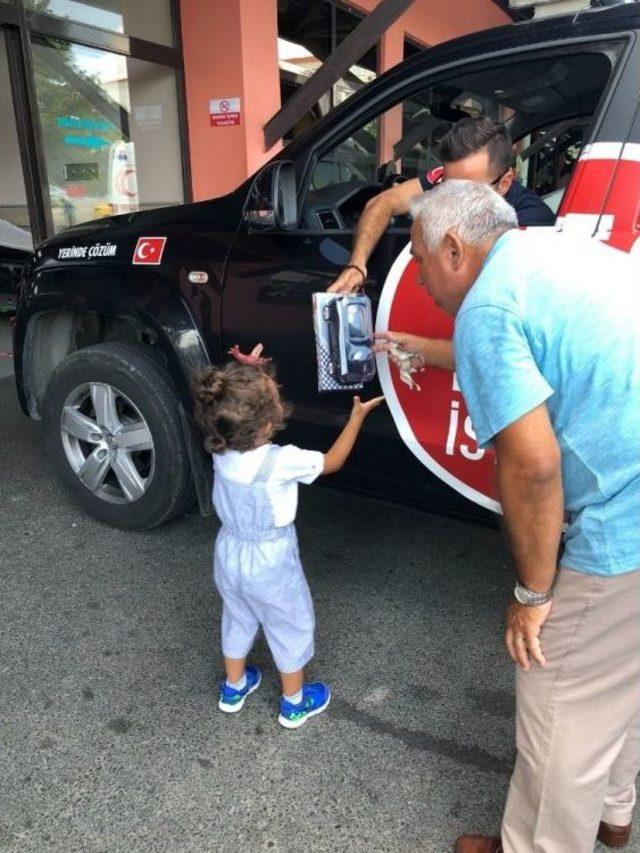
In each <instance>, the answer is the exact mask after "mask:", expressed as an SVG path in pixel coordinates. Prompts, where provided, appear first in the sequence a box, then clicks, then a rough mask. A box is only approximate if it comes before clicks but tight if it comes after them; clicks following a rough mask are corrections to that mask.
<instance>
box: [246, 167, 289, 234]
mask: <svg viewBox="0 0 640 853" xmlns="http://www.w3.org/2000/svg"><path fill="white" fill-rule="evenodd" d="M245 220H246V221H247V222H248V223H249V224H250V225H252V226H254V227H255V228H265V229H266V228H278V229H282V230H285V231H287V230H290V229H291V228H295V227H296V225H297V224H298V200H297V194H296V172H295V166H294V165H293V163H292V162H291V161H290V160H276V161H275V162H273V163H270V164H269V165H268V166H266V167H265V168H264V169H263V170H262V171H261V172H259V173H258V174H257V175H256V178H255V180H254V182H253V184H252V186H251V189H250V190H249V197H248V199H247V204H246V208H245Z"/></svg>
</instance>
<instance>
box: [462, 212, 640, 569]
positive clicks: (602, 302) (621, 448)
mask: <svg viewBox="0 0 640 853" xmlns="http://www.w3.org/2000/svg"><path fill="white" fill-rule="evenodd" d="M639 260H640V258H639V257H638V256H636V257H635V259H634V258H633V257H631V256H630V255H628V254H626V253H624V252H620V251H617V250H616V249H612V248H610V247H608V246H605V245H604V244H602V243H600V242H599V241H597V240H592V239H589V238H575V237H569V236H568V235H562V234H557V233H555V232H553V231H551V230H547V229H536V228H534V229H531V230H528V231H518V230H513V231H509V232H507V233H506V234H503V235H502V237H500V238H499V239H498V240H497V241H496V243H495V245H494V247H493V248H492V250H491V252H490V253H489V255H488V256H487V259H486V261H485V263H484V266H483V268H482V271H481V273H480V275H479V276H478V278H477V280H476V282H475V283H474V285H473V287H472V288H471V290H470V291H469V292H468V294H467V296H466V297H465V299H464V302H463V303H462V306H461V308H460V311H459V312H458V315H457V317H456V324H455V334H454V348H455V359H456V372H457V375H458V381H459V384H460V388H461V390H462V393H463V395H464V398H465V401H466V403H467V407H468V409H469V414H470V415H471V420H472V422H473V425H474V428H475V431H476V435H477V438H478V442H479V444H480V445H486V444H488V443H490V442H491V439H492V438H493V436H495V435H496V433H498V432H500V430H502V429H504V428H505V427H506V426H508V425H509V424H511V423H513V422H514V421H516V420H518V419H519V418H521V417H522V416H523V415H525V414H526V413H527V412H530V411H531V410H532V409H534V408H536V406H539V405H540V404H541V403H542V402H544V401H546V404H547V407H548V410H549V415H550V417H551V423H552V425H553V429H554V432H555V435H556V438H557V440H558V443H559V446H560V450H561V453H562V479H563V487H564V498H565V506H566V509H567V511H568V514H569V526H568V530H567V533H566V536H565V550H564V555H563V557H562V560H561V565H563V566H566V567H567V568H570V569H576V570H578V571H583V572H592V573H595V574H602V575H615V574H621V573H623V572H628V571H633V570H634V569H640V263H639Z"/></svg>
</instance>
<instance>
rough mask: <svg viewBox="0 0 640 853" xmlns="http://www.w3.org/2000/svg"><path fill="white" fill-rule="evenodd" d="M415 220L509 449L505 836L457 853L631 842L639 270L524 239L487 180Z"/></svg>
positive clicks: (470, 378)
mask: <svg viewBox="0 0 640 853" xmlns="http://www.w3.org/2000/svg"><path fill="white" fill-rule="evenodd" d="M412 213H413V216H414V224H413V228H412V232H411V240H412V252H413V255H414V257H415V258H416V261H417V262H418V264H419V267H420V275H421V282H422V284H423V286H424V287H426V288H427V289H428V290H429V292H430V293H431V295H432V296H433V298H434V299H435V301H436V303H437V304H438V305H439V306H440V307H441V308H442V309H443V310H444V311H446V312H447V313H448V314H450V315H452V316H454V317H455V334H454V347H453V349H454V359H455V367H456V371H457V375H458V381H459V384H460V387H461V389H462V392H463V394H464V397H465V400H466V403H467V407H468V409H469V412H470V415H471V419H472V421H473V425H474V428H475V431H476V435H477V438H478V442H479V444H480V445H481V446H486V445H488V444H492V445H493V447H494V450H495V454H496V460H497V476H498V488H499V493H500V500H501V504H502V509H503V512H504V519H505V523H506V530H507V534H508V537H509V540H510V545H511V549H512V552H513V557H514V561H515V569H516V574H517V583H516V586H515V591H514V597H513V600H512V601H511V602H510V604H509V606H508V611H507V629H506V645H507V649H508V651H509V654H510V655H511V657H512V658H513V660H514V662H515V663H516V664H517V667H516V670H517V671H516V706H517V748H518V753H517V760H516V766H515V770H514V773H513V776H512V779H511V784H510V788H509V794H508V798H507V803H506V808H505V812H504V819H503V824H502V831H501V837H489V836H482V835H467V836H462V837H461V838H459V839H458V840H457V842H456V845H455V851H456V853H592V851H593V849H594V845H595V843H596V838H597V839H599V840H600V841H601V842H603V843H604V844H606V845H608V846H610V847H623V846H624V845H625V844H626V843H627V841H628V838H629V835H630V832H631V818H632V811H633V806H634V803H635V779H636V775H637V773H638V770H639V768H640V276H638V270H637V267H636V265H634V260H633V258H632V257H631V256H629V255H627V254H625V253H623V252H618V251H617V250H615V249H612V248H610V247H608V246H605V245H603V244H601V243H599V242H598V241H596V240H591V239H588V238H583V239H578V238H575V237H569V236H568V235H562V234H557V233H555V232H553V231H552V230H551V229H530V230H527V231H522V230H518V228H517V227H516V225H517V223H516V217H515V214H514V211H513V208H511V207H510V206H509V205H508V204H507V203H506V202H505V201H504V199H502V198H501V197H500V196H499V195H498V194H497V193H495V192H493V191H492V190H491V188H490V187H488V186H486V185H484V184H479V183H475V182H471V181H447V182H445V183H443V184H442V185H441V186H439V187H436V188H435V189H433V190H432V191H431V192H430V193H427V194H426V195H425V196H423V197H421V198H420V199H419V200H417V201H416V202H415V203H414V205H413V209H412ZM636 260H637V259H636ZM387 340H388V341H394V342H396V343H398V342H399V343H400V344H401V345H402V344H403V343H405V345H407V344H408V343H409V342H410V343H411V344H412V345H414V346H415V344H416V341H415V340H411V341H408V339H406V338H405V336H403V335H402V334H397V333H393V332H390V333H388V336H387ZM382 346H385V344H383V345H382ZM409 348H413V347H409V346H407V349H409ZM565 513H566V516H567V518H568V526H567V530H566V533H565V535H564V539H563V542H562V548H561V547H560V546H561V540H562V538H563V537H562V533H563V520H564V518H565ZM558 554H560V557H559V560H558Z"/></svg>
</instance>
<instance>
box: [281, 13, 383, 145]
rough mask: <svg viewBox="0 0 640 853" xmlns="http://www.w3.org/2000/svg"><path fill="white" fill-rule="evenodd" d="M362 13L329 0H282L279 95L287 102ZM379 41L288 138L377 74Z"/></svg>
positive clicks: (348, 31)
mask: <svg viewBox="0 0 640 853" xmlns="http://www.w3.org/2000/svg"><path fill="white" fill-rule="evenodd" d="M360 21H361V17H359V16H358V15H355V14H353V13H351V12H348V11H346V10H345V9H340V8H339V7H336V6H334V5H333V4H331V3H328V2H315V3H310V2H309V0H278V63H279V67H280V99H281V102H282V103H283V104H284V103H285V102H286V101H287V100H288V99H289V98H290V97H291V96H292V95H293V93H294V92H295V91H296V89H298V88H300V86H302V85H304V83H306V81H307V80H308V79H309V78H310V77H311V76H312V75H313V74H314V72H315V71H317V70H318V68H320V67H321V66H322V63H323V62H324V61H325V60H326V59H327V58H328V57H329V56H330V54H331V53H332V52H333V51H334V50H335V49H336V47H337V46H338V45H339V44H340V43H341V42H342V41H343V40H344V39H345V38H346V37H347V36H348V35H349V33H351V32H352V31H353V30H354V29H355V27H357V25H358V24H359V23H360ZM377 55H378V52H377V47H372V48H371V49H370V50H368V51H367V53H366V54H365V55H364V56H363V57H362V58H361V59H359V60H358V62H357V63H356V64H355V65H353V66H352V67H351V68H350V69H349V70H348V71H347V72H346V73H345V75H344V76H343V77H341V78H340V79H339V80H338V81H337V82H336V83H335V85H334V86H332V87H331V89H330V90H329V91H328V92H326V93H325V94H324V95H323V96H322V97H321V98H320V100H319V101H318V103H317V104H315V105H314V106H313V107H312V108H311V109H310V110H309V111H308V112H307V113H306V115H304V116H303V117H302V118H301V119H300V120H299V121H298V122H297V124H296V125H295V127H294V128H293V129H292V130H291V131H289V133H288V134H287V136H286V137H285V139H284V142H285V143H286V142H289V141H290V140H291V139H293V138H294V137H295V136H297V135H298V134H299V133H301V132H302V131H303V130H306V129H307V128H308V127H309V126H310V125H312V124H314V123H315V122H316V121H317V120H318V119H319V118H321V117H322V116H323V115H326V114H327V113H328V112H329V111H330V110H331V109H332V108H333V107H335V106H337V105H338V104H340V103H342V101H345V100H346V99H347V98H348V97H349V96H350V95H352V94H353V93H354V92H356V91H357V90H358V89H360V88H361V87H362V86H364V85H365V83H369V82H370V81H371V80H373V79H375V76H376V71H377Z"/></svg>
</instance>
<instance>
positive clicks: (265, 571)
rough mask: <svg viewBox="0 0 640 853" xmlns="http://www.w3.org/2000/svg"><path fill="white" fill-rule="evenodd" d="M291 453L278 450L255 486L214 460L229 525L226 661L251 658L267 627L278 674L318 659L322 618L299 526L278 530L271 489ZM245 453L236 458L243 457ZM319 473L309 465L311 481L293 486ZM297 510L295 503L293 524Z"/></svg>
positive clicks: (224, 579)
mask: <svg viewBox="0 0 640 853" xmlns="http://www.w3.org/2000/svg"><path fill="white" fill-rule="evenodd" d="M291 450H292V451H296V452H297V453H298V454H299V455H301V454H307V455H308V456H309V457H310V458H314V459H315V457H321V454H315V453H312V452H310V451H300V450H299V449H298V448H293V447H291ZM285 451H289V447H287V448H283V447H279V446H278V445H270V446H269V447H268V448H267V451H266V454H265V456H264V459H263V460H262V463H261V465H260V467H259V468H258V470H257V472H256V473H255V475H254V476H253V479H251V480H250V481H249V482H240V481H239V480H237V479H231V478H230V477H228V476H226V475H225V473H223V469H224V468H225V465H224V463H223V460H222V459H221V458H218V457H216V456H214V470H215V475H214V487H213V505H214V507H215V509H216V512H217V514H218V517H219V519H220V521H221V522H222V526H221V528H220V531H219V533H218V536H217V538H216V543H215V548H214V580H215V584H216V586H217V588H218V591H219V593H220V595H221V596H222V600H223V609H222V652H223V654H224V656H225V657H230V658H244V657H246V656H247V654H248V653H249V651H250V650H251V648H252V646H253V643H254V641H255V637H256V634H257V632H258V628H259V627H260V626H262V630H263V631H264V634H265V637H266V639H267V643H268V644H269V648H270V649H271V654H272V655H273V658H274V660H275V663H276V666H277V667H278V670H279V671H280V672H295V671H296V670H298V669H302V667H304V666H305V664H307V663H308V661H309V660H310V659H311V658H312V657H313V631H314V614H313V603H312V601H311V594H310V592H309V586H308V584H307V580H306V578H305V576H304V571H303V569H302V565H301V563H300V555H299V551H298V541H297V536H296V530H295V527H294V524H293V520H291V521H290V522H289V523H287V524H285V525H284V526H277V524H276V519H275V518H274V508H273V503H272V500H270V496H269V494H268V491H267V489H268V484H269V481H270V478H271V477H272V475H273V472H274V467H275V466H276V464H277V462H278V458H279V455H280V454H281V453H284V452H285ZM256 452H257V451H248V452H247V453H256ZM232 453H236V452H235V451H232ZM244 455H245V454H237V453H236V458H238V459H239V458H240V457H241V456H244ZM285 455H286V454H285ZM314 465H315V466H316V467H317V462H315V463H314ZM318 473H320V471H317V472H315V473H314V474H313V475H310V474H309V471H308V463H307V479H306V480H304V479H302V477H295V476H292V477H291V479H290V482H288V483H287V485H288V486H289V487H290V488H291V487H295V489H297V482H295V481H296V480H302V481H303V482H305V481H306V482H310V480H311V479H315V476H317V474H318ZM295 501H296V502H297V492H296V495H295ZM295 506H296V503H295V502H294V504H293V509H292V511H291V512H290V513H289V514H290V515H291V519H293V517H294V516H295Z"/></svg>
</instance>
